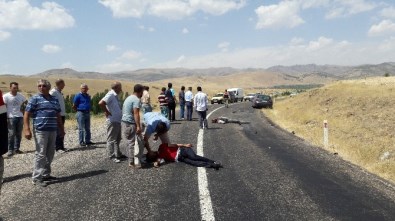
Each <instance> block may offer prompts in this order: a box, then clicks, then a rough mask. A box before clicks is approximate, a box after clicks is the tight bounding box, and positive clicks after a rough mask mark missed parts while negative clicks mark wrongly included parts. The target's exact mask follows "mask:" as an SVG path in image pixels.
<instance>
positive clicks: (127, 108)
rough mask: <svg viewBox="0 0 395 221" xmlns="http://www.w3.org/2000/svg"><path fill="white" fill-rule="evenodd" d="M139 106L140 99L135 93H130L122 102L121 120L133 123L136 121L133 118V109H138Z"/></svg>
mask: <svg viewBox="0 0 395 221" xmlns="http://www.w3.org/2000/svg"><path fill="white" fill-rule="evenodd" d="M140 106H141V103H140V99H139V98H138V97H137V96H136V95H130V96H129V97H127V98H126V100H125V101H124V102H123V107H122V121H123V122H127V123H131V124H134V123H136V121H135V119H134V112H133V110H134V109H137V108H138V109H139V108H140Z"/></svg>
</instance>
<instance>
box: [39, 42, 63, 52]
mask: <svg viewBox="0 0 395 221" xmlns="http://www.w3.org/2000/svg"><path fill="white" fill-rule="evenodd" d="M41 50H42V51H43V52H45V53H47V54H54V53H58V52H60V51H61V50H62V48H61V47H59V46H57V45H52V44H46V45H44V46H43V47H42V48H41Z"/></svg>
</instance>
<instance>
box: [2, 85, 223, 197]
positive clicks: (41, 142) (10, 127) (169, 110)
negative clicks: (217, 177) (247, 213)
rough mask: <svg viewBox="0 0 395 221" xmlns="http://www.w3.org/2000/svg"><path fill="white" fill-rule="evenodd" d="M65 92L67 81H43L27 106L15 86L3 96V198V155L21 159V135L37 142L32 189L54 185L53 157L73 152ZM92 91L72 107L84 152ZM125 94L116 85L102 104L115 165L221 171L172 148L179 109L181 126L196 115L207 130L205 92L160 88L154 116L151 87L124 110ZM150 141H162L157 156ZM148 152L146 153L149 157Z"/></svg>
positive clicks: (185, 148) (186, 149)
mask: <svg viewBox="0 0 395 221" xmlns="http://www.w3.org/2000/svg"><path fill="white" fill-rule="evenodd" d="M65 86H66V84H65V81H64V80H62V79H58V80H56V81H55V86H54V87H53V88H52V89H51V83H50V82H49V81H48V80H45V79H40V80H38V81H37V88H38V89H37V90H38V93H37V94H35V95H33V96H32V97H31V98H30V99H29V100H27V99H26V98H25V97H24V96H23V95H22V94H21V93H20V92H18V91H19V85H18V83H17V82H11V83H10V91H9V92H8V93H6V94H3V92H2V91H1V90H0V154H1V155H0V181H1V182H0V193H1V183H2V180H3V179H2V178H3V172H4V159H3V157H2V155H3V154H7V157H9V158H12V156H13V155H14V154H22V153H23V152H22V151H21V150H20V144H21V140H22V133H23V135H24V137H25V138H26V139H28V140H30V139H32V138H34V141H35V159H34V169H33V175H32V182H33V184H34V185H38V186H42V187H45V186H47V185H48V183H50V182H51V181H56V179H57V178H56V177H54V176H52V175H51V163H52V160H53V158H54V155H55V151H56V152H58V153H65V152H68V151H69V149H68V148H66V147H65V145H64V136H65V128H64V125H65V118H66V112H65V102H64V97H63V94H62V90H63V89H64V87H65ZM88 90H89V87H88V85H87V84H81V86H80V92H79V93H77V94H76V95H75V96H74V99H73V106H72V109H73V110H74V111H75V112H76V115H75V116H76V120H77V122H78V141H79V146H80V147H82V148H84V147H86V146H90V145H93V144H94V143H93V142H92V140H91V129H90V127H91V97H90V95H89V94H88ZM121 92H122V84H121V83H120V82H118V81H116V82H113V83H112V84H111V90H110V91H108V93H107V94H106V95H105V96H104V97H103V98H102V99H101V100H100V101H99V106H100V108H101V109H102V110H103V112H104V115H105V118H106V131H107V138H106V145H107V153H108V158H109V159H111V160H112V161H114V162H115V163H119V162H121V161H122V160H128V165H129V166H130V167H132V168H136V169H138V168H142V167H143V166H144V165H145V164H146V163H147V160H149V161H150V162H153V163H154V166H155V167H159V165H161V164H163V162H165V161H167V162H178V161H180V162H185V163H187V164H190V165H193V166H201V167H208V168H215V169H219V168H220V167H222V165H221V164H220V163H218V162H215V161H213V160H210V159H207V158H204V157H201V156H198V155H196V154H195V153H194V152H193V150H192V149H191V148H190V147H192V145H191V144H172V143H171V142H170V138H169V135H168V131H169V130H170V125H171V122H173V121H175V120H176V118H175V116H176V115H175V110H176V105H177V103H178V104H179V107H180V120H185V118H184V117H185V115H186V120H188V121H192V115H193V110H194V109H195V110H196V112H197V113H198V115H199V127H200V128H201V129H207V128H208V124H207V119H206V113H207V110H208V97H207V95H206V94H205V93H203V91H202V88H201V87H197V93H196V94H195V95H194V94H193V92H192V87H188V90H187V91H185V86H182V87H181V90H180V92H179V93H178V97H177V96H176V92H175V90H174V89H173V85H172V83H169V84H168V87H167V88H165V87H163V88H162V90H161V93H160V95H159V96H158V98H157V101H158V103H159V107H160V112H153V108H152V105H151V102H152V101H151V97H150V93H149V87H148V86H143V85H141V84H136V85H134V88H133V93H132V94H131V95H130V96H128V97H127V98H126V99H125V100H124V102H123V106H122V107H121V105H120V101H119V98H118V95H119V94H120V93H121ZM185 107H186V114H185ZM140 113H141V114H140ZM30 119H32V124H31V123H30ZM151 136H153V139H154V141H156V140H158V139H160V140H161V145H160V148H159V149H158V150H157V151H153V150H152V149H151V147H150V144H149V139H150V137H151ZM121 140H123V141H124V142H125V144H126V145H125V146H126V148H125V150H126V151H125V154H123V153H122V151H121V148H120V145H121ZM144 148H145V149H146V150H147V154H146V157H145V155H144Z"/></svg>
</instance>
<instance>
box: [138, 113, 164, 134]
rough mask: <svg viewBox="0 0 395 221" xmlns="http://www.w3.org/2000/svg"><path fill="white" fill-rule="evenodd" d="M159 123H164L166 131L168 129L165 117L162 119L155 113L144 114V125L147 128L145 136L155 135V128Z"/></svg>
mask: <svg viewBox="0 0 395 221" xmlns="http://www.w3.org/2000/svg"><path fill="white" fill-rule="evenodd" d="M160 122H164V123H165V124H166V126H167V130H169V129H170V121H169V119H167V118H166V117H164V116H163V115H162V114H161V113H157V112H148V113H145V114H144V123H145V125H146V126H147V128H146V131H145V134H146V135H147V136H150V135H151V134H153V133H155V130H156V126H158V124H159V123H160Z"/></svg>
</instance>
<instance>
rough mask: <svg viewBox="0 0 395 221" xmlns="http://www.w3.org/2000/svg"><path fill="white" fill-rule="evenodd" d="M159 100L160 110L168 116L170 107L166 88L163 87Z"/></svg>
mask: <svg viewBox="0 0 395 221" xmlns="http://www.w3.org/2000/svg"><path fill="white" fill-rule="evenodd" d="M158 102H159V106H160V112H161V113H162V115H163V116H165V117H167V115H168V113H169V108H168V106H167V99H166V88H165V87H162V92H161V93H160V94H159V96H158Z"/></svg>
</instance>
